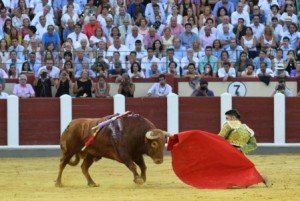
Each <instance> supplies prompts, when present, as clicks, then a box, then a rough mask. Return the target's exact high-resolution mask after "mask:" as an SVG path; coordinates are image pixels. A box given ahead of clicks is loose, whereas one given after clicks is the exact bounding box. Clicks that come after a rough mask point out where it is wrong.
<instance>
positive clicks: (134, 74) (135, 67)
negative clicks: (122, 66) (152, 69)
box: [128, 62, 145, 78]
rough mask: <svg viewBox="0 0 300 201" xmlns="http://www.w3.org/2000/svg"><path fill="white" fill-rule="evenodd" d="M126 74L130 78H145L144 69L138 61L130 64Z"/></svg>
mask: <svg viewBox="0 0 300 201" xmlns="http://www.w3.org/2000/svg"><path fill="white" fill-rule="evenodd" d="M128 75H129V77H130V78H145V75H144V71H142V68H141V65H140V64H139V63H138V62H133V63H132V64H131V67H130V70H128Z"/></svg>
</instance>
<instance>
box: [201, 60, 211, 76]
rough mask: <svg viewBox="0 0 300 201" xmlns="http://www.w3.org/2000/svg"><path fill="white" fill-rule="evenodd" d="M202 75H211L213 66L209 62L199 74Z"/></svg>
mask: <svg viewBox="0 0 300 201" xmlns="http://www.w3.org/2000/svg"><path fill="white" fill-rule="evenodd" d="M201 76H202V77H213V68H212V66H211V65H210V64H208V63H207V64H205V65H204V72H203V73H202V74H201Z"/></svg>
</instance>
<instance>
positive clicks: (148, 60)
mask: <svg viewBox="0 0 300 201" xmlns="http://www.w3.org/2000/svg"><path fill="white" fill-rule="evenodd" d="M154 62H156V63H157V64H159V63H160V60H159V59H158V58H157V57H155V56H154V51H153V48H152V47H148V48H147V56H146V57H143V58H142V61H141V67H142V70H143V71H144V74H145V75H146V76H147V73H146V72H148V71H149V70H151V64H152V63H154Z"/></svg>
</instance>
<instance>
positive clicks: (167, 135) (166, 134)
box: [164, 131, 172, 137]
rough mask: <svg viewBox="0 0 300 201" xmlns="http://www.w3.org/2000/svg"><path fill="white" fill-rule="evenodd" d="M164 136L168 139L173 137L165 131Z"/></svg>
mask: <svg viewBox="0 0 300 201" xmlns="http://www.w3.org/2000/svg"><path fill="white" fill-rule="evenodd" d="M164 135H165V136H166V137H171V136H172V134H171V133H168V132H166V131H164Z"/></svg>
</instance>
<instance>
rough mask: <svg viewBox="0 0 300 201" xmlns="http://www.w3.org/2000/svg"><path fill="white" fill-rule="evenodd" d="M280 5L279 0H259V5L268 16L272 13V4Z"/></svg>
mask: <svg viewBox="0 0 300 201" xmlns="http://www.w3.org/2000/svg"><path fill="white" fill-rule="evenodd" d="M273 5H277V6H279V5H278V2H277V0H259V2H258V6H259V7H260V10H262V11H263V12H264V15H265V16H266V17H268V16H269V15H271V14H272V11H271V6H273Z"/></svg>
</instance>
